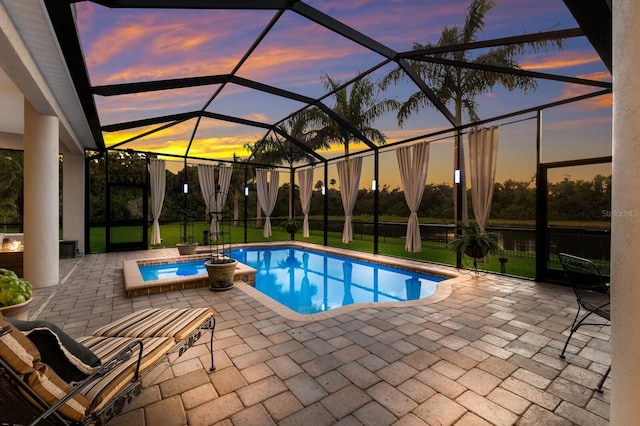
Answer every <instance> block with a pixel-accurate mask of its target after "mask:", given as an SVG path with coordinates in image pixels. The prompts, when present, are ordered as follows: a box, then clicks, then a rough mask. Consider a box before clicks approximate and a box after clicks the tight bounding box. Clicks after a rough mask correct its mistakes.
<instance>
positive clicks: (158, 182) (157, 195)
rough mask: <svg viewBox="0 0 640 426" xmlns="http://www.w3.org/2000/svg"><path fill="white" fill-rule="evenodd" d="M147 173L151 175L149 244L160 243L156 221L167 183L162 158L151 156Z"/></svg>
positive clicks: (158, 224)
mask: <svg viewBox="0 0 640 426" xmlns="http://www.w3.org/2000/svg"><path fill="white" fill-rule="evenodd" d="M149 173H150V175H151V214H152V215H153V224H152V225H151V244H160V243H161V242H162V239H161V237H160V222H158V219H159V218H160V213H162V204H164V194H165V187H166V184H167V177H166V175H165V164H164V160H158V159H157V158H152V159H151V164H150V165H149Z"/></svg>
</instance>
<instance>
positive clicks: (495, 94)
mask: <svg viewBox="0 0 640 426" xmlns="http://www.w3.org/2000/svg"><path fill="white" fill-rule="evenodd" d="M306 3H307V4H308V5H310V6H312V7H314V8H316V9H318V10H320V11H321V12H323V13H325V14H327V15H329V16H331V17H333V18H335V19H337V20H339V21H341V22H343V23H345V24H347V25H350V26H351V27H353V28H355V29H356V30H358V31H360V32H362V33H364V34H365V35H367V36H368V37H370V38H372V39H373V40H375V41H377V42H379V43H382V44H384V45H386V46H387V47H389V48H391V49H393V50H395V51H397V52H404V51H409V50H411V48H412V44H413V42H420V43H422V44H426V43H428V42H431V43H436V42H437V40H438V39H439V37H440V34H441V31H442V28H443V27H444V26H454V25H458V26H462V25H463V23H464V16H465V12H466V8H467V7H468V5H469V3H470V0H448V1H446V2H444V1H437V0H423V1H416V0H409V1H405V0H391V1H378V0H353V1H344V0H308V1H307V2H306ZM76 5H77V6H76V7H77V16H78V19H77V21H78V30H79V33H80V37H81V42H82V47H83V50H84V53H85V60H86V64H87V68H88V70H89V76H90V79H91V84H92V85H94V86H97V85H108V84H117V83H126V82H137V81H145V80H159V79H172V78H182V77H198V76H207V75H216V74H228V73H230V72H232V70H233V69H234V67H235V66H236V65H237V64H238V61H239V60H240V59H241V58H242V56H243V55H244V54H245V52H246V51H247V50H248V49H249V47H250V46H251V44H252V43H253V42H254V40H255V38H256V37H257V36H258V35H259V34H260V33H261V32H262V31H263V30H264V28H265V26H266V25H267V24H268V23H269V21H270V20H271V19H272V18H273V17H274V16H275V14H276V13H277V12H275V11H269V10H266V11H264V10H256V11H253V10H251V11H248V10H245V11H242V10H240V11H236V10H152V11H151V10H136V9H108V8H105V7H102V6H99V5H96V4H94V3H91V2H79V3H76ZM486 18H487V19H486V27H485V30H484V31H483V32H482V33H481V34H480V37H479V39H480V40H486V39H493V38H499V37H508V36H513V35H521V34H525V33H534V32H539V31H549V30H558V29H568V28H574V27H577V24H576V22H575V21H574V19H573V17H572V16H571V14H570V13H569V11H568V10H567V8H566V6H565V5H564V2H563V1H562V0H537V1H535V2H534V1H523V0H497V5H496V7H495V8H493V9H492V10H491V11H489V12H488V14H487V15H486ZM479 52H480V51H479ZM476 55H477V53H476V52H473V53H471V54H470V57H471V58H473V57H475V56H476ZM383 59H384V58H383V57H382V56H381V55H379V54H377V53H375V52H372V51H369V50H367V49H366V48H364V47H362V46H360V45H358V44H356V43H354V42H351V41H350V40H347V39H344V38H342V37H341V36H339V35H337V34H334V33H332V32H330V31H328V30H326V29H324V28H322V27H320V26H319V25H317V24H315V23H313V22H311V21H309V20H307V19H306V18H304V17H302V16H301V15H298V14H296V13H295V12H292V11H287V12H285V13H284V15H283V16H282V17H281V18H280V20H279V21H278V22H277V24H276V26H275V28H274V29H273V30H272V31H271V32H270V33H269V34H268V35H267V36H266V38H265V39H264V40H263V41H262V43H260V45H259V46H258V47H257V49H256V50H255V52H254V53H253V54H252V55H251V56H250V58H249V59H248V60H247V61H246V62H245V63H244V64H243V65H242V66H241V67H240V69H239V70H238V72H237V74H236V75H238V76H240V77H243V78H247V79H251V80H255V81H259V82H261V83H264V84H268V85H271V86H275V87H277V88H281V89H285V90H289V91H292V92H296V93H300V94H302V95H305V96H309V97H313V98H317V97H320V96H322V95H323V94H324V93H325V92H326V90H325V88H324V86H323V85H322V83H321V82H320V76H321V74H322V73H328V74H329V75H331V76H332V78H334V79H338V80H340V81H346V80H349V79H351V78H353V77H354V76H355V75H356V74H357V73H358V72H361V71H364V70H366V69H368V68H370V67H371V66H373V65H376V64H378V63H380V62H381V61H382V60H383ZM518 62H519V64H520V66H521V67H522V68H524V69H528V70H532V71H539V72H546V73H555V74H561V75H566V76H574V77H582V78H590V79H598V80H607V81H610V74H609V73H608V71H607V70H606V68H605V67H604V65H603V64H602V63H601V62H600V60H599V58H598V56H597V54H596V53H595V51H594V50H593V48H592V47H591V46H590V45H589V43H588V42H587V40H586V38H584V37H580V38H574V39H568V40H566V41H565V46H564V50H562V51H558V50H557V49H554V48H551V49H550V50H549V51H548V52H546V53H543V54H531V52H526V53H525V54H524V55H522V57H521V58H520V59H519V60H518ZM393 67H394V64H393V63H392V64H390V65H387V66H385V67H383V68H382V69H380V70H378V71H377V72H375V73H374V74H373V75H372V78H373V79H374V80H376V79H379V78H381V77H382V76H384V75H386V74H387V73H388V72H389V71H390V70H391V69H392V68H393ZM538 84H539V87H538V90H537V91H536V92H533V93H529V94H526V95H525V94H522V93H519V92H513V93H509V92H507V91H506V90H504V89H502V88H496V89H494V90H493V91H492V92H490V93H487V94H485V95H482V96H480V97H478V98H477V99H476V101H477V102H478V105H479V115H480V117H481V118H489V117H494V116H499V115H501V114H506V113H509V112H512V111H515V110H520V109H524V108H528V107H532V106H536V105H539V104H542V103H548V102H553V101H556V100H558V99H562V98H566V97H567V96H570V95H578V94H582V93H588V92H590V91H596V90H598V89H594V88H588V89H585V88H584V87H580V86H576V85H571V84H567V83H559V82H550V81H542V80H540V81H538ZM217 89H218V86H217V85H212V86H202V87H195V88H187V89H177V90H170V91H162V92H148V93H142V94H133V95H125V96H113V97H101V96H96V97H95V102H96V105H97V108H98V112H99V115H100V121H101V124H102V125H107V124H113V123H119V122H126V121H131V120H139V119H143V118H149V117H155V116H159V115H167V114H175V113H182V112H190V111H198V110H200V109H201V108H202V107H203V106H204V105H205V104H206V102H207V100H208V99H209V97H210V96H211V95H212V94H213V93H214V92H215V91H216V90H217ZM416 91H417V88H416V87H415V86H414V85H413V84H408V83H403V84H399V85H397V86H394V87H391V88H390V89H389V90H388V91H387V92H385V93H384V96H385V97H392V98H395V99H397V100H399V101H404V100H406V99H407V97H408V96H409V95H410V94H412V93H414V92H416ZM324 102H325V104H327V105H328V106H329V107H331V106H332V105H333V101H332V99H330V98H328V99H325V100H324ZM302 106H303V105H302V104H300V103H298V102H296V101H292V100H288V99H284V98H280V97H276V96H273V95H269V94H266V93H261V92H257V91H254V90H251V89H248V88H244V87H241V86H238V85H233V84H228V85H226V87H225V88H224V90H222V92H221V93H220V94H219V95H218V97H217V98H216V99H215V100H214V102H213V103H212V104H211V105H210V106H209V107H208V108H207V111H210V112H214V113H219V114H225V115H230V116H236V117H242V118H248V119H251V120H255V121H259V122H264V123H268V124H271V123H274V122H277V121H279V120H281V119H283V118H285V117H286V116H287V115H289V114H290V113H291V112H293V111H296V110H298V109H300V108H301V107H302ZM447 106H448V107H449V109H450V110H452V109H453V106H452V105H447ZM529 117H533V115H532V114H529V115H524V116H522V117H515V118H513V119H509V120H505V121H504V122H502V123H495V124H500V125H501V128H500V135H501V137H500V154H499V159H498V161H499V164H498V176H497V180H499V181H501V180H504V179H507V178H513V179H518V180H528V179H530V178H531V177H532V176H533V173H535V130H536V123H535V120H532V119H531V120H524V121H521V122H519V123H517V124H512V123H511V122H513V121H517V120H521V119H525V118H529ZM543 122H544V127H543V161H558V160H567V159H573V158H585V157H597V156H604V155H611V96H602V97H598V98H593V99H591V100H589V101H583V102H580V103H575V104H571V105H567V106H563V107H559V108H554V109H550V110H547V111H545V112H544V115H543ZM194 124H195V119H192V120H188V121H185V122H184V123H182V124H179V125H176V126H173V127H171V128H169V129H167V130H165V131H163V132H158V133H154V134H153V135H151V136H147V137H143V138H140V139H138V140H136V141H135V142H132V143H129V144H126V145H124V146H122V147H123V148H132V149H135V150H141V151H151V152H165V153H173V154H179V155H184V153H185V150H186V147H187V145H188V142H189V140H190V138H191V137H192V132H193V129H194ZM155 127H158V126H151V127H148V128H137V129H132V130H127V131H121V132H113V133H104V138H105V143H106V145H107V147H109V146H111V145H113V144H116V143H119V142H121V141H123V140H126V139H128V138H130V137H132V136H135V135H137V134H140V133H143V132H145V131H147V130H150V129H153V128H155ZM376 127H377V128H378V129H380V130H381V131H382V132H383V133H384V134H385V135H386V137H387V142H394V141H398V140H403V139H406V138H411V137H416V136H420V135H424V134H428V133H430V132H433V131H436V130H440V129H443V128H447V127H450V126H449V124H448V122H447V121H446V119H445V118H443V117H442V116H441V115H440V114H439V113H438V112H437V111H436V110H435V109H425V110H423V111H421V112H420V113H419V114H416V115H414V116H412V117H411V118H410V119H409V120H408V122H407V123H406V124H405V125H404V126H403V127H402V128H399V127H398V125H397V121H396V120H395V115H394V114H390V115H389V116H387V117H384V118H382V119H380V120H379V122H378V123H376ZM264 135H265V130H263V129H260V128H253V127H249V126H244V125H239V124H234V123H229V122H224V121H219V120H213V119H203V120H202V121H201V123H200V125H199V127H198V130H197V132H196V134H195V136H194V142H193V145H192V148H191V150H190V151H189V153H190V155H193V156H198V157H205V158H212V159H230V158H232V156H233V153H234V152H235V153H236V154H237V155H239V156H240V157H247V156H248V153H247V151H246V150H245V149H244V144H246V143H255V142H256V141H257V140H259V139H261V138H262V137H263V136H264ZM465 140H466V139H465ZM362 149H364V146H362V147H361V148H357V147H354V148H353V149H352V150H353V151H354V152H357V151H358V150H362ZM332 151H333V152H335V153H333V154H332V153H331V152H321V153H320V154H321V155H323V156H326V157H331V156H332V155H338V154H340V153H341V152H342V147H341V146H336V147H334V150H332ZM452 155H453V150H452V142H451V139H443V140H438V141H434V143H433V144H432V148H431V157H430V164H429V175H428V181H429V182H434V183H439V182H450V180H451V174H452V172H451V168H452V161H453V160H452ZM381 161H382V163H383V164H384V165H387V164H390V163H391V164H392V165H390V166H389V168H388V169H389V170H381V181H383V182H382V183H384V182H387V184H389V185H390V186H392V187H393V186H397V176H396V175H397V172H395V170H396V169H397V166H396V165H395V155H394V154H393V153H383V154H382V156H381ZM180 164H181V163H179V162H178V163H176V166H175V167H179V165H180ZM367 164H368V165H369V167H366V166H367ZM372 164H373V160H372V158H368V159H366V160H365V171H364V174H363V178H362V179H361V186H363V187H366V186H367V184H363V182H367V181H370V179H371V172H370V170H369V171H367V169H370V166H371V165H372ZM390 169H393V170H390ZM606 169H607V168H606V167H605V168H604V170H603V173H606V174H609V173H610V168H609V171H608V172H607V170H606ZM588 173H592V171H591V170H589V171H588ZM588 173H587V175H588ZM321 174H322V172H321V171H318V172H317V178H316V180H317V179H320V178H321ZM332 174H333V175H336V176H330V178H331V177H334V178H337V174H336V173H335V166H333V168H331V167H330V175H332ZM570 174H571V173H570ZM572 174H573V175H576V176H573V177H580V178H582V177H583V176H577V175H579V174H580V173H579V171H573V172H572Z"/></svg>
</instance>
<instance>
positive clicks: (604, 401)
mask: <svg viewBox="0 0 640 426" xmlns="http://www.w3.org/2000/svg"><path fill="white" fill-rule="evenodd" d="M175 255H176V252H175V250H174V249H161V250H152V251H147V252H126V253H109V254H92V255H86V256H83V257H79V258H75V259H63V260H61V261H60V262H61V263H60V265H61V266H60V276H61V283H60V285H59V286H57V287H53V288H46V289H38V290H37V291H36V296H35V300H34V303H33V307H32V309H31V312H30V318H31V319H36V318H37V319H43V320H48V321H52V322H54V323H56V324H58V325H60V326H61V327H62V328H63V329H64V330H65V331H67V332H68V333H70V334H71V335H73V336H81V335H84V334H88V333H91V332H92V331H93V330H94V329H96V328H98V327H100V326H102V325H103V324H106V323H108V322H110V321H112V320H115V319H117V318H120V317H122V316H124V315H127V314H129V313H131V312H133V311H135V310H137V309H141V308H146V307H188V306H193V307H202V306H211V307H213V308H214V309H215V310H216V311H217V326H216V331H215V338H214V356H215V363H216V367H217V368H216V370H215V371H213V372H211V371H209V367H210V365H209V360H208V352H207V347H206V345H208V342H209V338H208V336H206V335H205V336H203V338H201V339H200V340H199V341H198V343H197V344H196V346H195V347H193V348H191V349H189V350H188V351H187V352H186V353H185V354H184V355H183V356H182V357H180V358H177V357H172V358H171V359H170V360H168V361H166V362H164V363H163V364H161V365H159V366H158V367H156V368H155V369H154V370H152V372H151V373H150V374H149V375H147V376H146V377H145V378H144V381H143V385H144V390H143V392H142V394H141V395H139V396H138V397H137V398H136V399H135V400H134V401H133V402H132V404H130V405H129V406H128V407H127V408H126V409H125V411H124V412H123V413H122V414H121V415H120V416H119V417H117V418H116V419H115V420H114V421H113V422H112V425H114V426H124V425H127V426H128V425H133V426H137V425H140V426H143V425H144V426H155V425H163V426H170V425H176V426H183V425H191V426H200V425H217V424H220V425H235V426H242V425H251V426H255V425H273V424H278V425H310V426H316V425H332V424H341V425H423V424H427V425H511V424H519V425H571V424H576V425H607V424H608V423H609V421H608V419H609V396H610V388H609V380H607V381H606V382H605V388H604V393H598V392H595V391H594V388H595V386H596V385H597V383H598V381H599V380H600V378H601V377H602V374H603V373H604V372H605V371H606V370H607V367H608V365H609V362H610V358H609V348H610V345H609V337H610V335H609V327H596V326H589V327H583V328H581V329H580V331H579V332H578V333H576V334H575V336H574V338H573V339H572V341H571V344H570V345H569V348H568V353H567V357H566V360H562V359H560V358H559V356H558V355H559V353H560V350H561V349H562V345H563V344H564V342H565V340H566V336H567V335H568V327H569V326H570V324H571V322H572V320H573V317H574V315H575V312H576V308H577V305H576V302H575V297H574V295H573V292H572V291H571V289H570V288H568V287H562V286H554V285H549V284H541V283H535V282H532V281H527V280H522V279H517V278H513V277H508V276H500V275H493V274H487V275H484V276H480V277H478V278H471V279H468V280H466V281H462V282H456V283H455V284H453V285H452V291H451V294H450V295H449V296H448V297H446V298H445V299H444V300H440V301H437V302H435V303H426V302H425V303H418V304H412V305H410V306H409V305H407V306H402V305H400V306H398V305H394V306H391V307H389V306H385V305H382V304H381V305H375V306H366V307H362V308H357V309H351V310H347V311H343V312H340V311H338V312H337V313H336V314H333V315H328V316H326V317H323V318H320V319H317V318H315V319H314V320H312V321H301V320H292V319H291V318H290V317H289V318H288V317H287V316H286V315H282V314H281V312H282V310H281V309H280V310H279V309H272V308H270V307H269V306H267V305H268V304H266V303H262V302H260V301H258V299H257V298H255V297H252V296H251V293H249V292H247V291H243V290H242V289H241V288H239V286H236V287H234V288H232V289H230V290H227V291H224V292H212V291H209V290H208V289H207V288H200V289H191V290H184V291H173V292H168V293H161V294H154V295H148V296H138V297H135V298H128V297H126V295H125V294H124V289H123V278H122V261H123V260H125V259H133V258H138V259H141V258H149V257H152V256H153V257H162V256H175ZM440 268H442V267H440ZM452 270H453V271H454V269H452ZM295 318H297V317H295Z"/></svg>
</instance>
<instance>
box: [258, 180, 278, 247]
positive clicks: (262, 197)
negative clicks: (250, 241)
mask: <svg viewBox="0 0 640 426" xmlns="http://www.w3.org/2000/svg"><path fill="white" fill-rule="evenodd" d="M268 172H269V171H268V170H267V169H256V191H257V193H258V201H259V202H260V206H262V211H263V212H264V215H265V221H264V230H263V231H262V235H264V237H265V238H269V237H271V213H272V212H273V208H274V207H275V205H276V199H277V198H278V182H279V180H280V172H278V171H277V170H272V171H271V179H270V180H269V183H267V173H268Z"/></svg>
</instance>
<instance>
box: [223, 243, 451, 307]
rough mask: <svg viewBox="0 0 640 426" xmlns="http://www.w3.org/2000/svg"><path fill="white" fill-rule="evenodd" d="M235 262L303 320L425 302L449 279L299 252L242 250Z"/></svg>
mask: <svg viewBox="0 0 640 426" xmlns="http://www.w3.org/2000/svg"><path fill="white" fill-rule="evenodd" d="M231 257H232V258H234V259H236V260H238V261H239V262H242V263H244V264H246V265H247V266H250V267H252V268H255V269H256V270H257V271H258V272H257V273H256V285H255V288H256V289H257V290H259V291H260V292H262V293H264V294H266V295H267V296H269V297H270V298H272V299H274V300H276V301H278V302H279V303H281V304H283V305H285V306H286V307H288V308H290V309H292V310H294V311H296V312H298V313H300V314H314V313H319V312H325V311H328V310H330V309H334V308H338V307H342V306H347V305H351V304H355V303H363V302H401V301H408V300H417V299H422V298H425V297H429V296H431V295H432V294H434V293H435V291H436V288H437V285H438V283H439V282H441V281H444V280H446V279H448V278H449V277H442V276H435V275H427V274H424V273H418V272H412V271H409V270H404V269H400V268H396V267H392V266H387V265H381V264H377V263H370V262H365V261H362V260H358V259H354V258H350V257H344V256H339V255H337V254H332V253H326V252H321V251H314V250H309V249H306V248H305V249H301V248H299V247H293V246H291V247H288V246H279V247H252V248H238V249H234V250H232V251H231Z"/></svg>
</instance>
